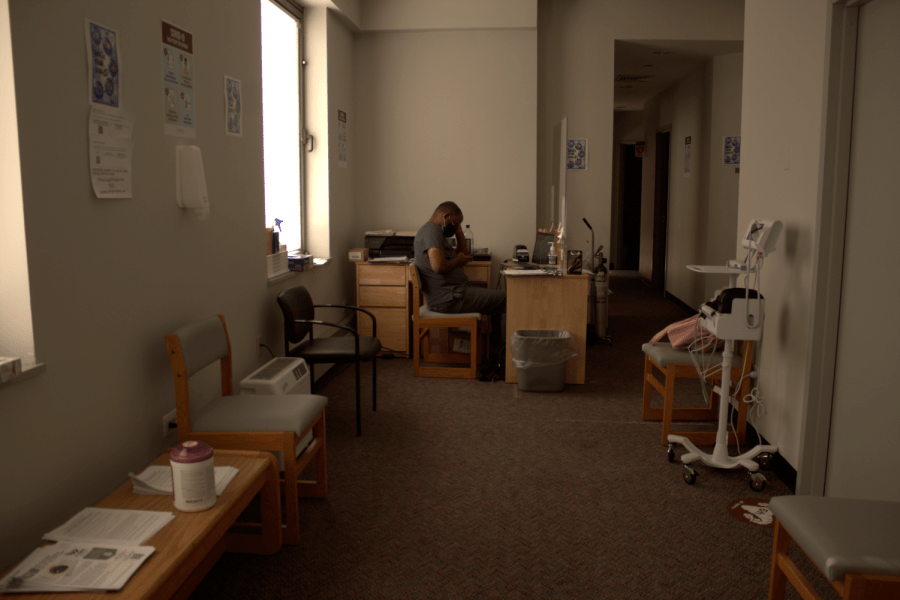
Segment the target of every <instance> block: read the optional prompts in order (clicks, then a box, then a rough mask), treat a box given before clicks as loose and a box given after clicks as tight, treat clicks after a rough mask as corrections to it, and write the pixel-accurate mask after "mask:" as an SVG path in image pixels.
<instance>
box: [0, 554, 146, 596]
mask: <svg viewBox="0 0 900 600" xmlns="http://www.w3.org/2000/svg"><path fill="white" fill-rule="evenodd" d="M154 551H155V548H153V547H152V546H117V545H113V544H89V543H88V544H86V543H77V542H59V543H57V544H51V545H49V546H43V547H41V548H38V549H37V550H35V551H34V552H32V553H31V554H30V555H29V556H28V558H26V559H25V560H23V561H22V562H21V563H20V564H19V565H18V566H17V567H16V568H15V569H13V571H12V572H10V574H9V575H7V576H6V577H4V578H3V579H2V580H0V592H12V593H16V592H18V593H24V592H96V591H106V590H112V591H115V590H121V589H122V587H123V586H124V585H125V583H127V582H128V580H129V579H130V578H131V576H132V575H133V574H134V572H135V571H137V570H138V567H140V566H141V565H142V564H143V563H144V561H145V560H147V557H148V556H150V555H151V554H153V552H154Z"/></svg>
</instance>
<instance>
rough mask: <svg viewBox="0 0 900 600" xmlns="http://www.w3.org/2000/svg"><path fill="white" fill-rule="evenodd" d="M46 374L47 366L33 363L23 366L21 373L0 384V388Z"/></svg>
mask: <svg viewBox="0 0 900 600" xmlns="http://www.w3.org/2000/svg"><path fill="white" fill-rule="evenodd" d="M46 372H47V365H45V364H44V363H34V364H31V365H23V366H22V372H21V373H19V374H18V375H16V376H15V377H10V378H9V379H7V380H6V381H3V382H0V388H3V387H6V386H10V385H13V384H14V383H17V382H19V381H25V380H26V379H31V378H32V377H35V376H37V375H41V374H43V373H46Z"/></svg>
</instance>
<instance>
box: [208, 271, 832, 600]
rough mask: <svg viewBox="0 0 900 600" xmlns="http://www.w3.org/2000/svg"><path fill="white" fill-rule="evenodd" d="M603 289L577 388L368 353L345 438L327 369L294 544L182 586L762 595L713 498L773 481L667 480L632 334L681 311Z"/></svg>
mask: <svg viewBox="0 0 900 600" xmlns="http://www.w3.org/2000/svg"><path fill="white" fill-rule="evenodd" d="M610 289H611V291H612V294H611V295H610V297H609V313H610V314H609V334H610V335H611V337H612V339H613V344H612V345H611V346H608V345H595V346H590V347H588V356H587V381H586V383H585V385H581V386H575V385H570V386H566V389H565V390H564V391H563V392H560V393H536V392H532V393H529V392H522V391H519V390H518V388H517V386H516V385H512V384H506V383H503V382H494V383H483V382H479V381H473V380H444V379H423V378H414V377H413V376H412V362H411V360H409V359H385V360H380V361H379V363H378V377H379V386H378V387H379V389H378V411H377V412H372V411H371V396H369V395H368V389H369V388H368V386H367V385H366V382H368V381H371V379H370V372H369V370H368V368H364V370H363V374H362V377H363V382H364V383H363V390H364V395H363V407H364V411H363V435H362V437H359V438H357V437H356V436H355V435H354V433H355V425H354V418H355V417H354V410H353V395H354V391H353V390H354V376H353V370H352V369H345V370H343V371H341V372H339V373H337V374H336V375H333V376H331V377H328V381H327V383H325V384H324V385H322V387H321V389H320V390H318V393H321V394H323V395H325V396H328V398H329V405H328V409H327V413H326V414H327V419H328V422H327V428H328V470H329V482H328V485H329V497H328V499H327V500H301V509H302V510H301V525H300V526H301V535H302V536H303V538H304V542H303V544H302V545H300V546H294V547H291V546H285V547H284V548H283V549H282V550H281V551H280V552H279V553H278V554H276V555H274V556H269V557H257V556H248V555H240V554H226V555H225V556H223V557H222V559H220V561H219V562H218V563H217V564H216V565H215V566H214V567H213V569H212V571H211V572H210V573H209V575H208V576H207V577H206V578H205V579H204V580H203V582H201V584H200V586H199V587H198V588H197V589H196V590H195V592H194V594H193V595H192V598H220V599H228V598H242V599H247V598H339V599H340V598H366V599H370V598H371V599H376V598H385V599H394V598H429V599H440V598H448V599H457V598H458V599H463V598H574V599H578V598H584V599H594V598H616V599H624V600H629V599H656V598H659V599H666V600H678V599H691V600H701V599H706V598H709V599H713V598H717V599H719V598H720V599H728V600H730V599H735V600H737V599H745V598H746V599H751V598H752V599H760V598H765V597H766V594H767V589H768V581H769V561H770V553H771V543H772V531H773V530H772V529H771V528H768V527H761V526H758V525H753V524H750V523H749V522H745V521H741V520H738V519H737V518H736V517H734V516H732V515H731V514H730V513H729V512H728V510H727V508H728V506H729V505H731V504H735V503H737V502H738V501H740V500H744V499H767V498H769V497H771V496H773V495H781V494H788V493H790V490H789V489H788V487H787V486H786V485H785V484H784V483H782V482H781V481H779V480H778V478H777V476H776V475H774V474H773V473H771V472H767V473H766V475H767V478H768V485H767V487H766V489H765V490H764V491H763V492H760V493H758V492H754V491H752V490H751V489H750V486H749V476H748V474H747V473H746V471H745V470H743V469H740V470H732V471H723V470H715V469H710V468H707V467H705V466H703V465H700V466H699V467H698V472H699V474H698V477H697V482H696V484H695V485H693V486H689V485H687V484H685V483H684V481H683V480H682V477H681V475H682V467H681V466H680V463H678V462H676V463H675V464H670V463H669V462H668V461H667V460H666V453H665V447H664V446H662V445H661V444H660V425H659V423H647V422H642V421H641V420H640V404H641V375H642V369H643V356H644V355H643V353H642V352H641V348H640V347H641V344H642V343H644V342H646V341H647V340H649V339H650V337H652V335H653V334H654V333H656V332H657V331H659V330H660V329H662V328H663V327H665V326H666V325H668V324H669V323H672V322H674V321H676V320H679V319H682V318H684V317H685V316H686V315H685V314H684V313H683V312H682V310H681V309H679V308H678V307H677V306H675V305H674V304H672V303H670V302H668V301H666V300H664V299H663V298H662V296H661V294H660V293H659V292H654V291H652V290H649V289H648V288H647V287H646V286H645V285H644V284H643V283H641V282H640V281H639V280H637V279H636V278H631V277H621V276H619V277H613V278H612V280H611V284H610ZM694 385H696V384H694ZM688 393H689V394H690V393H691V392H690V391H689V392H688ZM693 393H694V394H695V395H696V396H698V397H699V394H700V392H699V388H694V392H693ZM713 428H714V426H713ZM753 441H755V440H753ZM679 453H681V449H679ZM698 464H699V463H698ZM794 558H795V560H796V561H797V562H798V563H799V564H800V565H801V568H802V569H804V571H805V572H806V573H807V577H808V578H809V579H810V580H812V581H813V582H814V583H818V582H820V580H821V579H822V578H821V576H819V575H818V574H817V572H816V571H815V567H814V566H812V565H811V564H809V563H808V561H806V560H803V557H802V556H799V553H798V552H796V551H795V552H794ZM819 589H820V593H821V594H822V595H823V598H834V597H836V596H835V595H834V594H833V593H830V592H831V590H830V587H827V584H823V585H822V586H820V587H819ZM790 592H792V590H789V593H790ZM789 597H793V598H796V597H797V596H796V595H789Z"/></svg>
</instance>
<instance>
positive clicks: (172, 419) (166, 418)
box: [162, 409, 178, 438]
mask: <svg viewBox="0 0 900 600" xmlns="http://www.w3.org/2000/svg"><path fill="white" fill-rule="evenodd" d="M169 423H176V424H177V423H178V411H177V410H174V409H173V410H172V411H171V412H168V413H166V414H164V415H163V418H162V425H163V437H164V438H167V437H169V432H170V431H172V430H171V428H170V427H169Z"/></svg>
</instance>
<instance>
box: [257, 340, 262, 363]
mask: <svg viewBox="0 0 900 600" xmlns="http://www.w3.org/2000/svg"><path fill="white" fill-rule="evenodd" d="M262 343H263V341H262V336H258V337H257V338H256V358H262V349H263V346H262Z"/></svg>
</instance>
